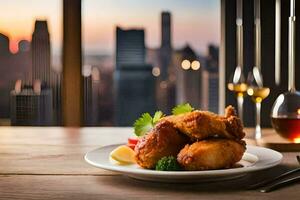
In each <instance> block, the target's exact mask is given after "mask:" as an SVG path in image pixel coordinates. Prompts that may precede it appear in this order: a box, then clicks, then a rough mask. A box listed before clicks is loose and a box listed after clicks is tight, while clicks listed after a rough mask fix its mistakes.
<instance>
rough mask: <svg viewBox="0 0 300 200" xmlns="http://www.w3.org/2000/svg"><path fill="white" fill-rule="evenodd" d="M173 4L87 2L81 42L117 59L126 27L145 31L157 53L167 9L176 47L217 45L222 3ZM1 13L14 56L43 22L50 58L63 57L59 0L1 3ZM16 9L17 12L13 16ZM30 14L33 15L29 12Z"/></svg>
mask: <svg viewBox="0 0 300 200" xmlns="http://www.w3.org/2000/svg"><path fill="white" fill-rule="evenodd" d="M169 1H170V0H167V1H164V2H160V1H157V3H155V2H146V1H144V2H139V1H137V0H126V1H120V0H115V1H105V0H102V1H95V0H86V1H83V8H82V33H83V35H82V39H83V49H84V51H85V53H86V54H89V53H95V54H113V52H114V47H115V41H114V30H115V27H116V26H118V25H122V28H132V27H136V28H144V29H145V34H146V35H145V40H146V41H145V42H146V46H147V47H148V48H157V47H158V46H160V31H159V25H158V24H159V21H160V12H162V11H164V10H166V11H169V12H171V13H172V14H173V19H174V26H173V33H174V36H173V45H174V48H181V47H183V46H184V45H186V44H187V43H189V44H191V45H192V47H193V48H194V49H195V50H196V51H197V52H199V53H202V54H203V53H205V51H206V47H207V46H208V44H209V43H213V44H216V45H218V44H219V35H220V33H219V32H220V24H219V23H220V19H219V7H220V5H219V1H217V0H214V1H208V0H200V1H194V0H188V1H180V0H175V1H174V0H173V1H172V3H170V2H169ZM12 5H14V7H13V8H12ZM16 5H17V6H16ZM29 5H30V6H29ZM45 5H47V7H46V6H45ZM1 8H2V9H1V10H2V11H1V12H0V18H1V19H2V20H1V21H0V32H1V33H4V34H5V35H7V36H9V38H10V41H11V44H10V49H11V50H12V51H13V52H15V51H16V49H17V43H18V41H19V40H22V39H26V40H31V37H30V35H31V32H32V31H33V26H34V21H35V20H39V19H41V20H47V21H48V23H49V32H50V37H51V40H52V41H53V48H52V50H53V52H52V53H54V54H59V53H60V51H61V40H62V31H61V27H62V5H61V1H60V0H53V1H49V2H47V4H45V2H44V1H36V0H30V1H26V2H22V1H21V0H12V1H11V2H9V3H5V4H3V6H1ZM149 8H151V9H149ZM12 9H14V11H15V12H11V10H12ZM28 10H30V12H27V11H28ZM99 10H101V12H99ZM150 10H151V11H150ZM122 11H123V12H122ZM14 13H18V14H17V15H15V14H14ZM100 19H103V20H100ZM208 19H209V20H208ZM208 21H209V23H208Z"/></svg>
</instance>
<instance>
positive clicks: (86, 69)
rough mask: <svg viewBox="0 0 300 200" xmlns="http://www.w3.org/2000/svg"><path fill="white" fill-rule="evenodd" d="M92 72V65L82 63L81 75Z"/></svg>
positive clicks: (87, 74)
mask: <svg viewBox="0 0 300 200" xmlns="http://www.w3.org/2000/svg"><path fill="white" fill-rule="evenodd" d="M91 74H92V66H91V65H84V66H83V67H82V76H84V77H89V76H90V75H91Z"/></svg>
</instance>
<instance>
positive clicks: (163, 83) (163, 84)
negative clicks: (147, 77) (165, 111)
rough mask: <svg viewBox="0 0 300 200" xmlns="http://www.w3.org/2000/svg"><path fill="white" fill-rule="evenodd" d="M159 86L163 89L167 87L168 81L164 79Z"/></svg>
mask: <svg viewBox="0 0 300 200" xmlns="http://www.w3.org/2000/svg"><path fill="white" fill-rule="evenodd" d="M159 86H160V88H161V89H166V88H167V87H168V83H167V81H162V82H160V84H159Z"/></svg>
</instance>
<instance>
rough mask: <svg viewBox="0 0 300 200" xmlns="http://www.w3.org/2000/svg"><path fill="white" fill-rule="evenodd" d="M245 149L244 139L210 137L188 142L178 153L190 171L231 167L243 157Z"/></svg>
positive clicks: (184, 166)
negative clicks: (191, 142)
mask: <svg viewBox="0 0 300 200" xmlns="http://www.w3.org/2000/svg"><path fill="white" fill-rule="evenodd" d="M245 150H246V147H245V142H244V141H242V140H241V141H235V140H229V139H208V140H203V141H199V142H195V143H193V144H192V145H189V144H187V145H186V146H185V147H184V148H183V149H182V150H181V151H180V153H179V154H178V156H177V161H178V162H179V164H180V165H181V166H182V167H183V168H184V169H186V170H190V171H192V170H212V169H222V168H230V167H232V166H233V165H234V164H235V163H237V162H238V161H240V160H241V159H242V156H243V154H244V152H245Z"/></svg>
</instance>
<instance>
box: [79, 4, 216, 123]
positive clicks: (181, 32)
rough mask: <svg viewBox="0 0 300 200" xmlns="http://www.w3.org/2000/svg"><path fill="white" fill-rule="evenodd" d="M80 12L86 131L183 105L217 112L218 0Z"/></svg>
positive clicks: (101, 7)
mask: <svg viewBox="0 0 300 200" xmlns="http://www.w3.org/2000/svg"><path fill="white" fill-rule="evenodd" d="M82 11H83V12H82V17H83V21H82V26H83V27H82V28H83V47H84V59H83V60H84V66H83V67H84V71H85V78H84V79H85V87H84V88H85V94H89V95H90V96H91V97H89V98H87V97H86V100H85V122H86V124H89V125H109V126H113V125H116V126H131V125H132V124H133V122H134V121H135V119H137V117H139V116H140V115H141V113H143V112H150V113H151V114H153V112H154V111H155V110H162V111H163V112H164V113H166V114H168V113H170V111H171V109H172V107H174V106H175V105H176V104H180V103H185V102H188V103H190V104H192V105H193V106H194V107H195V108H203V109H209V110H211V111H215V112H218V49H219V47H218V46H219V38H220V1H219V0H213V1H208V0H202V1H195V0H186V1H180V0H167V1H159V0H155V1H138V0H126V1H122V0H115V1H108V0H100V1H99V0H86V1H83V10H82ZM93 73H96V74H97V78H96V79H95V80H94V78H93ZM89 79H91V80H89Z"/></svg>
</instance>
